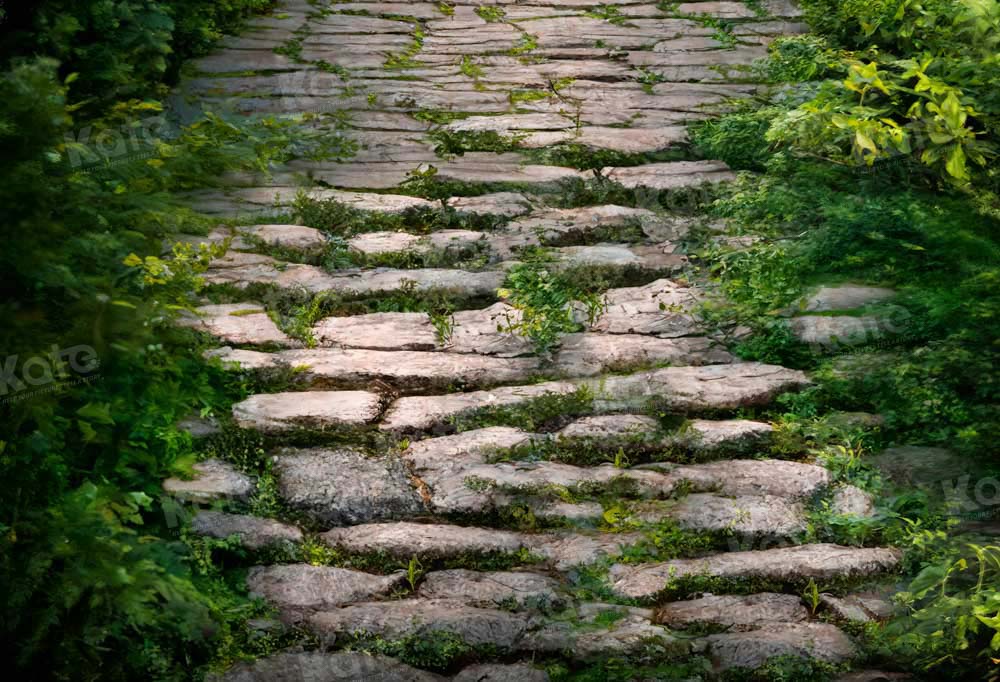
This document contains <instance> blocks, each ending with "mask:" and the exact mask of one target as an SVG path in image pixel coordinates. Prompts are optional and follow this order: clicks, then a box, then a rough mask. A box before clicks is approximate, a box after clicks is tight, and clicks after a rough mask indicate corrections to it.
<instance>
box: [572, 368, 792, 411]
mask: <svg viewBox="0 0 1000 682" xmlns="http://www.w3.org/2000/svg"><path fill="white" fill-rule="evenodd" d="M581 383H584V384H585V385H587V386H589V387H590V388H591V389H592V390H593V391H594V394H595V395H596V396H597V398H596V399H595V402H596V403H597V404H598V406H599V407H600V409H602V410H604V411H613V410H621V409H625V408H629V407H635V406H643V405H644V404H645V403H646V402H647V401H649V400H650V399H655V400H656V404H657V405H660V406H662V407H663V408H664V409H668V410H675V411H678V412H696V411H706V410H734V409H737V408H740V407H752V406H756V405H766V404H768V403H770V402H771V401H772V400H773V399H774V398H775V397H776V396H777V395H778V394H780V393H784V392H787V391H793V390H796V389H799V388H803V387H804V386H806V385H808V384H809V380H808V378H806V375H805V374H804V373H803V372H800V371H798V370H793V369H787V368H785V367H780V366H777V365H766V364H763V363H759V362H743V363H736V364H730V365H708V366H704V367H666V368H664V369H658V370H653V371H650V372H640V373H637V374H630V375H624V376H607V377H601V378H600V379H599V380H595V379H585V380H582V381H581Z"/></svg>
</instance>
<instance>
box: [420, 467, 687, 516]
mask: <svg viewBox="0 0 1000 682" xmlns="http://www.w3.org/2000/svg"><path fill="white" fill-rule="evenodd" d="M415 472H416V474H417V475H418V476H419V477H420V479H421V480H422V481H423V482H424V483H426V484H427V485H428V486H429V488H430V503H431V505H432V506H433V508H434V509H435V510H436V511H438V512H440V513H445V514H447V513H452V514H454V513H471V512H484V511H488V510H491V509H493V508H495V507H502V506H505V503H506V502H507V501H508V500H507V495H506V494H505V493H506V492H508V491H526V492H531V491H535V490H538V489H544V488H547V487H551V486H557V487H563V488H576V487H581V486H582V487H588V488H599V487H604V486H608V485H610V484H611V483H612V482H614V481H619V480H627V481H629V482H631V483H632V484H633V485H634V486H635V487H636V488H638V489H639V490H640V491H641V492H643V493H645V494H647V495H651V496H655V497H667V496H669V495H670V494H671V493H672V492H673V491H674V488H675V487H676V484H677V482H678V481H679V480H680V479H678V478H675V477H673V476H671V475H667V474H660V473H657V472H653V471H642V470H631V469H619V468H616V467H614V466H612V465H604V466H598V467H578V466H573V465H570V464H562V463H559V462H546V461H542V462H501V463H498V464H471V465H468V466H464V467H456V468H453V467H448V468H447V469H446V470H445V471H444V472H442V471H438V470H433V469H430V468H428V467H427V466H426V465H424V466H422V467H421V466H417V467H415ZM469 481H475V482H476V483H477V484H478V485H476V486H475V487H473V486H472V485H470V483H469ZM483 486H488V489H485V490H484V489H483Z"/></svg>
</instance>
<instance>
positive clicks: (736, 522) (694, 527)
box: [669, 493, 808, 540]
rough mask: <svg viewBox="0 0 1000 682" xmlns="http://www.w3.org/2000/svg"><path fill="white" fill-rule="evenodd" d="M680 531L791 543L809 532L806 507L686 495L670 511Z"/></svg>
mask: <svg viewBox="0 0 1000 682" xmlns="http://www.w3.org/2000/svg"><path fill="white" fill-rule="evenodd" d="M669 517H670V518H672V519H673V520H674V521H676V522H677V525H679V526H680V527H681V528H685V529H687V530H691V531H696V532H710V533H732V534H734V535H736V536H738V537H742V538H767V539H776V540H791V539H793V538H797V537H800V536H802V535H804V534H805V532H806V530H807V529H808V524H807V522H806V513H805V509H804V508H803V506H802V505H801V504H799V503H796V502H791V501H789V500H787V499H784V498H781V497H777V496H774V495H766V496H765V495H740V496H738V497H732V498H730V497H722V496H720V495H713V494H710V493H694V494H691V495H687V496H686V497H684V498H683V499H681V500H680V501H679V502H678V503H677V504H676V505H674V506H673V507H672V508H671V509H670V511H669Z"/></svg>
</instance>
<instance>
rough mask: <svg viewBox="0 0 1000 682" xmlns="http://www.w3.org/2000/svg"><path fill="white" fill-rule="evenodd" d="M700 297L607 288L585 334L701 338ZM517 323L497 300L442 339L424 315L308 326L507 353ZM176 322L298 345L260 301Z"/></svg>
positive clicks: (386, 344) (348, 335) (336, 339)
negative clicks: (513, 323) (511, 330)
mask: <svg viewBox="0 0 1000 682" xmlns="http://www.w3.org/2000/svg"><path fill="white" fill-rule="evenodd" d="M394 234H402V233H394ZM248 255H251V254H248ZM493 293H494V292H490V295H492V294H493ZM701 298H702V297H701V294H700V292H699V291H698V290H697V289H695V288H692V287H686V286H680V285H678V284H676V283H675V282H672V281H671V280H669V279H660V280H656V281H654V282H651V283H649V284H647V285H645V286H642V287H628V288H623V289H609V290H608V291H607V292H605V295H604V300H605V303H606V308H605V310H604V312H603V313H602V314H601V315H600V316H599V317H598V319H597V321H596V322H594V324H593V325H592V326H591V329H592V330H593V331H596V332H604V333H608V334H623V335H625V334H646V335H650V336H657V337H660V338H681V337H686V336H699V335H701V334H704V332H705V328H704V325H703V324H702V323H701V321H700V320H699V319H698V317H697V316H696V315H695V314H694V313H693V312H692V311H693V309H694V308H695V307H696V306H697V305H698V304H699V302H700V301H701ZM574 315H575V317H576V319H577V321H578V322H580V323H581V324H584V323H586V322H587V315H586V311H585V310H584V309H583V307H582V306H581V307H580V309H579V310H577V311H576V312H575V313H574ZM518 319H519V313H518V312H517V310H516V309H514V308H513V307H511V306H510V305H508V304H506V303H502V302H501V303H495V304H494V305H492V306H490V307H488V308H484V309H481V310H462V311H457V312H455V313H454V314H452V315H451V318H450V320H449V321H450V329H449V330H448V334H447V336H446V338H440V337H439V334H438V331H437V330H436V329H435V326H434V324H433V322H432V320H431V317H430V315H428V314H427V313H371V314H367V315H355V316H350V317H329V318H326V319H323V320H321V321H320V322H318V323H317V324H316V325H315V326H314V327H313V336H314V337H315V338H316V340H317V342H318V343H319V345H321V346H341V347H345V348H370V349H373V350H449V351H453V352H459V353H482V354H486V355H508V356H513V355H523V354H528V353H530V352H531V344H530V343H529V342H528V341H527V340H526V339H524V338H521V337H518V336H515V335H513V334H511V333H509V332H505V331H503V328H504V327H505V325H508V324H509V323H510V322H511V321H516V320H518ZM181 324H183V325H185V326H188V327H191V328H194V329H198V330H200V331H204V332H206V333H209V334H212V335H213V336H217V337H219V338H221V339H223V340H225V341H228V342H230V343H233V344H235V345H272V344H273V345H280V346H288V347H293V348H294V347H297V346H300V345H301V343H300V342H299V341H297V340H294V339H291V338H289V337H288V336H287V335H285V334H284V333H283V332H281V331H280V329H278V326H277V325H276V324H275V322H274V321H273V320H272V319H271V317H270V316H269V315H268V314H267V312H266V309H265V306H263V305H262V304H258V303H235V304H221V305H206V306H200V307H198V308H195V309H194V310H193V311H192V312H191V313H189V314H188V315H186V316H184V317H182V319H181ZM498 327H499V329H498ZM567 338H568V339H574V338H577V337H574V336H572V335H571V336H569V337H567ZM624 343H627V341H625V342H624Z"/></svg>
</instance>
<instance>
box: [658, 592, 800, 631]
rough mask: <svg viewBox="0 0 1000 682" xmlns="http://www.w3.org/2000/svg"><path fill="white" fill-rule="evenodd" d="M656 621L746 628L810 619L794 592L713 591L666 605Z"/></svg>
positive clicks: (675, 625)
mask: <svg viewBox="0 0 1000 682" xmlns="http://www.w3.org/2000/svg"><path fill="white" fill-rule="evenodd" d="M653 620H654V622H656V623H659V624H661V625H665V626H667V627H669V628H671V629H684V628H702V627H705V626H721V627H725V628H727V629H730V630H735V631H743V630H756V629H757V628H759V627H761V626H762V625H769V624H771V623H804V622H806V621H808V620H809V610H808V609H807V608H806V607H805V605H804V604H803V603H802V599H801V598H800V597H798V596H796V595H792V594H780V593H776V592H763V593H758V594H748V595H729V594H710V595H707V596H704V597H699V598H698V599H690V600H688V601H675V602H669V603H667V604H663V605H662V606H660V607H658V608H657V609H656V613H655V615H654V617H653Z"/></svg>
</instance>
